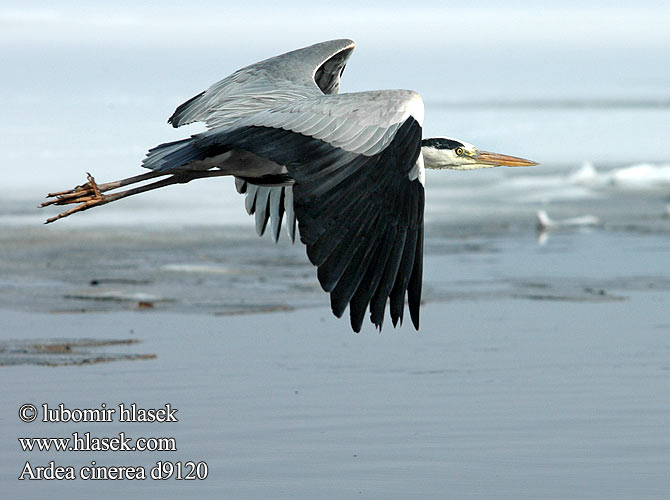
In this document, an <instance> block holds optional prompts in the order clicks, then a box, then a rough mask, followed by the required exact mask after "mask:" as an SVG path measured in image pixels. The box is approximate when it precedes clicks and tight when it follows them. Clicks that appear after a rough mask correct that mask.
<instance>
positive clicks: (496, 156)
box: [475, 151, 539, 167]
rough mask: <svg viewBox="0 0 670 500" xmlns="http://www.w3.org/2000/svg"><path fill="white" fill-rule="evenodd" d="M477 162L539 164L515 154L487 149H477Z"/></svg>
mask: <svg viewBox="0 0 670 500" xmlns="http://www.w3.org/2000/svg"><path fill="white" fill-rule="evenodd" d="M475 159H476V161H477V163H484V164H485V165H495V166H497V167H498V166H499V167H531V166H533V165H539V163H537V162H535V161H532V160H526V159H525V158H519V157H517V156H508V155H502V154H500V153H490V152H488V151H479V153H478V154H477V155H476V156H475Z"/></svg>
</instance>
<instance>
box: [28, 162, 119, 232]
mask: <svg viewBox="0 0 670 500" xmlns="http://www.w3.org/2000/svg"><path fill="white" fill-rule="evenodd" d="M86 179H87V180H88V182H86V184H81V185H79V186H75V187H74V188H73V189H70V190H69V191H59V192H56V193H49V194H48V195H47V198H52V199H51V200H48V201H45V202H43V203H42V204H41V205H40V207H48V206H49V205H71V204H75V203H78V205H77V206H76V207H74V208H71V209H70V210H66V211H65V212H62V213H60V214H58V215H56V216H55V217H51V218H49V219H47V220H46V222H45V224H50V223H51V222H55V221H57V220H59V219H62V218H63V217H67V216H68V215H72V214H74V213H77V212H81V211H83V210H88V209H89V208H93V207H95V206H98V205H103V204H105V203H107V200H106V198H107V197H106V196H105V195H104V194H102V191H103V190H106V189H104V188H102V189H101V187H100V186H98V183H97V182H95V178H94V177H93V176H92V175H91V174H90V173H88V172H86Z"/></svg>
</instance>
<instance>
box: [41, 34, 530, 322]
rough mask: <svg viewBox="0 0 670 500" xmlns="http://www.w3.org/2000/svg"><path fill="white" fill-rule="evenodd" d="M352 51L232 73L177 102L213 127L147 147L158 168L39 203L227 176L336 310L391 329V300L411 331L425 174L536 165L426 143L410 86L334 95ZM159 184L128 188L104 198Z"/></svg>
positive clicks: (314, 52)
mask: <svg viewBox="0 0 670 500" xmlns="http://www.w3.org/2000/svg"><path fill="white" fill-rule="evenodd" d="M353 50H354V42H353V41H351V40H346V39H344V40H331V41H327V42H322V43H317V44H315V45H311V46H309V47H305V48H302V49H298V50H294V51H292V52H288V53H286V54H282V55H279V56H276V57H272V58H270V59H266V60H264V61H261V62H258V63H256V64H252V65H251V66H247V67H246V68H243V69H240V70H239V71H236V72H235V73H233V74H232V75H230V76H228V77H227V78H224V79H223V80H221V81H219V82H217V83H215V84H213V85H212V86H211V87H209V88H208V89H207V90H205V91H204V92H201V93H200V94H198V95H196V96H195V97H193V98H191V99H189V100H188V101H186V102H185V103H183V104H182V105H180V106H179V107H178V108H177V109H176V110H175V112H174V114H173V115H172V116H171V117H170V119H169V120H168V123H170V124H172V126H173V127H180V126H182V125H186V124H189V123H193V122H204V123H205V124H206V125H207V127H208V130H207V131H206V132H203V133H199V134H195V135H193V136H191V137H190V138H188V139H183V140H180V141H176V142H168V143H165V144H161V145H159V146H156V147H155V148H153V149H151V150H149V152H148V153H147V157H146V158H145V159H144V161H143V164H142V165H143V167H145V168H147V169H149V170H150V172H149V173H145V174H142V175H138V176H134V177H130V178H127V179H122V180H120V181H115V182H109V183H106V184H97V183H96V182H95V180H94V179H93V177H91V175H90V174H88V182H87V183H86V184H83V185H81V186H77V187H75V188H74V189H72V190H69V191H61V192H58V193H50V194H49V195H48V197H50V198H51V199H50V200H49V201H46V202H44V203H43V204H42V205H43V206H47V205H52V204H56V205H66V204H76V205H77V206H75V207H74V208H72V209H70V210H68V211H66V212H63V213H61V214H60V215H58V216H56V217H52V218H50V219H48V220H47V223H48V222H53V221H55V220H58V219H60V218H63V217H66V216H68V215H71V214H73V213H76V212H79V211H82V210H86V209H89V208H92V207H95V206H99V205H103V204H106V203H109V202H111V201H115V200H118V199H121V198H125V197H127V196H131V195H135V194H138V193H141V192H145V191H149V190H152V189H157V188H160V187H163V186H167V185H170V184H176V183H184V182H189V181H191V180H193V179H199V178H204V177H214V176H221V175H230V176H234V177H235V184H236V187H237V190H238V191H239V192H240V193H245V194H246V199H245V205H246V209H247V211H248V212H249V214H254V215H255V221H256V229H257V232H258V233H259V234H260V235H262V234H263V233H264V232H265V230H266V228H267V227H268V225H269V228H270V232H271V234H272V237H273V239H274V240H275V241H276V240H277V239H278V238H279V234H280V229H281V227H282V220H285V225H286V228H287V231H288V235H289V238H290V239H291V240H293V241H294V240H295V228H296V220H297V225H298V231H299V235H300V241H301V242H302V243H303V244H304V245H305V246H306V248H307V256H308V258H309V260H310V262H311V263H312V264H314V265H315V266H316V267H317V275H318V279H319V282H320V284H321V287H322V288H323V289H324V291H326V292H328V293H329V294H330V302H331V308H332V311H333V313H334V314H335V315H336V316H337V317H341V316H342V314H343V313H344V311H345V310H346V308H347V306H349V313H350V318H351V327H352V329H353V330H354V331H356V332H358V331H360V329H361V326H362V323H363V320H364V318H365V315H366V311H367V310H368V308H369V314H370V320H371V321H372V323H374V325H375V326H376V327H377V328H379V329H381V327H382V323H383V321H384V315H385V310H386V305H387V302H388V303H389V309H390V315H391V320H392V322H393V325H394V326H396V325H397V324H398V323H399V322H400V323H402V319H403V313H404V309H405V297H406V296H407V302H408V308H409V313H410V317H411V320H412V323H413V324H414V327H415V328H416V329H417V330H418V328H419V307H420V303H421V283H422V270H423V236H424V235H423V232H424V223H423V212H424V172H425V170H424V169H426V168H433V169H456V170H469V169H478V168H487V167H496V166H528V165H536V163H535V162H532V161H530V160H525V159H523V158H517V157H513V156H507V155H502V154H496V153H489V152H486V151H481V150H479V149H478V148H476V147H475V146H473V145H472V144H469V143H467V142H464V141H459V140H456V139H451V138H447V137H437V138H431V139H422V137H421V127H422V124H423V116H424V109H423V102H422V100H421V97H420V96H419V94H417V93H416V92H413V91H410V90H374V91H368V92H354V93H343V94H338V91H339V87H340V77H341V76H342V72H343V71H344V68H345V66H346V63H347V61H348V59H349V57H350V56H351V53H352V51H353ZM156 177H164V178H163V179H161V180H158V181H154V182H152V183H149V184H140V185H139V187H135V188H132V189H127V190H125V191H120V192H118V191H116V192H114V193H107V192H108V191H111V190H115V189H118V188H120V187H123V186H127V185H131V184H136V183H141V182H143V181H146V180H149V179H153V178H156Z"/></svg>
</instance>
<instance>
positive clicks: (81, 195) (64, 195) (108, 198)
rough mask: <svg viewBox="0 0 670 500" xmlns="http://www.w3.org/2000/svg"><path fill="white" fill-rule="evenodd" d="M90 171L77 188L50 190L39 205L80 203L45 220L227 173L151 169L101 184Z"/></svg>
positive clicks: (54, 219) (56, 218)
mask: <svg viewBox="0 0 670 500" xmlns="http://www.w3.org/2000/svg"><path fill="white" fill-rule="evenodd" d="M86 175H87V180H88V182H86V184H82V185H80V186H76V187H75V188H73V189H71V190H69V191H59V192H55V193H49V194H48V195H47V198H52V199H50V200H48V201H45V202H43V203H42V204H41V205H40V207H41V208H44V207H47V206H50V205H72V204H78V205H77V206H76V207H74V208H71V209H70V210H66V211H65V212H62V213H60V214H58V215H56V216H55V217H50V218H49V219H47V220H46V222H45V224H50V223H52V222H55V221H57V220H59V219H62V218H64V217H68V216H70V215H72V214H74V213H77V212H83V211H84V210H88V209H90V208H93V207H97V206H100V205H106V204H107V203H111V202H112V201H116V200H120V199H122V198H127V197H128V196H133V195H135V194H139V193H144V192H146V191H152V190H154V189H158V188H162V187H165V186H169V185H171V184H185V183H187V182H190V181H192V180H194V179H201V178H204V177H219V176H222V175H226V173H225V172H223V171H221V170H206V171H183V172H148V173H146V174H142V175H136V176H134V177H128V178H126V179H121V180H118V181H113V182H107V183H105V184H98V183H97V182H95V179H94V178H93V176H92V175H91V174H89V173H87V174H86ZM166 175H169V177H168V178H166V179H162V180H159V181H156V182H152V183H150V184H145V185H143V186H139V187H136V188H132V189H127V190H125V191H120V192H117V193H111V194H103V193H105V192H107V191H111V190H113V189H117V188H119V187H123V186H128V185H130V184H136V183H138V182H142V181H145V180H148V179H153V178H155V177H162V176H166Z"/></svg>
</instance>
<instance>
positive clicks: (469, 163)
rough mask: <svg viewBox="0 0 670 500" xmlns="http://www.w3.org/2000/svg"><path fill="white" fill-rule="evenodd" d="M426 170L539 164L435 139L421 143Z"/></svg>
mask: <svg viewBox="0 0 670 500" xmlns="http://www.w3.org/2000/svg"><path fill="white" fill-rule="evenodd" d="M421 152H422V153H423V161H424V165H425V167H426V168H433V169H443V168H450V169H453V170H474V169H476V168H490V167H528V166H531V165H538V163H536V162H534V161H531V160H526V159H524V158H518V157H516V156H508V155H503V154H499V153H490V152H488V151H481V150H479V149H478V148H476V147H475V146H473V145H472V144H470V143H468V142H464V141H459V140H457V139H452V138H450V137H434V138H431V139H424V140H423V141H421Z"/></svg>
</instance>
